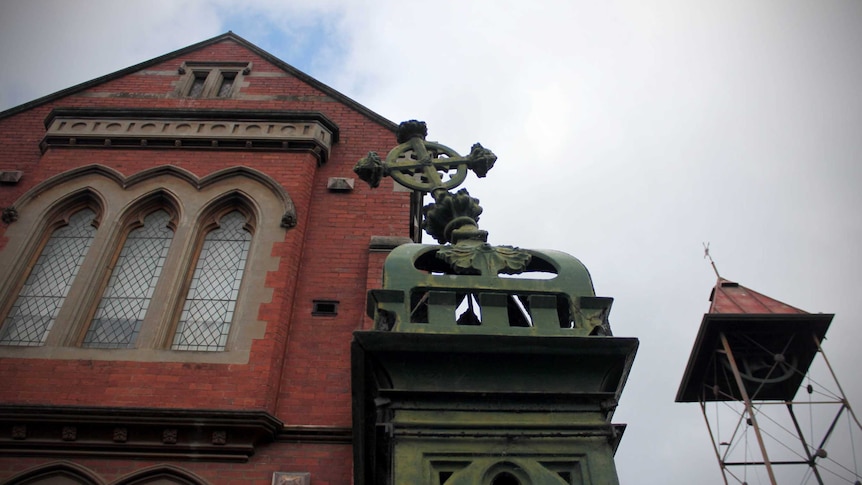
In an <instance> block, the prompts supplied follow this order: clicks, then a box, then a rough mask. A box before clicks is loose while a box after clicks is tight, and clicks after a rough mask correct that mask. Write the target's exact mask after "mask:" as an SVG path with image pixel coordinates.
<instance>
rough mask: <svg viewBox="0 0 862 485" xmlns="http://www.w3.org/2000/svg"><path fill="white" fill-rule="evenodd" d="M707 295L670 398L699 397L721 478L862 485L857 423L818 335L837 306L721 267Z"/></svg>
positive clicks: (861, 429)
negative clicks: (731, 276) (787, 296)
mask: <svg viewBox="0 0 862 485" xmlns="http://www.w3.org/2000/svg"><path fill="white" fill-rule="evenodd" d="M710 301H711V302H712V303H711V305H710V311H709V313H707V314H705V315H704V317H703V321H702V323H701V327H700V330H699V332H698V335H697V339H696V341H695V344H694V348H693V349H692V353H691V355H690V357H689V362H688V365H687V367H686V370H685V374H684V376H683V379H682V383H681V384H680V388H679V391H678V393H677V396H676V401H677V402H697V403H698V404H699V405H700V409H701V411H702V413H703V417H704V421H705V422H706V426H707V430H708V432H709V435H710V438H711V440H712V447H713V450H714V451H715V456H716V459H717V460H718V464H719V467H720V469H721V473H722V477H723V479H724V483H725V484H736V483H741V484H749V483H752V484H754V483H769V484H772V485H776V484H778V483H781V484H787V483H799V484H808V483H816V484H820V485H823V484H843V483H849V484H855V485H862V475H860V469H859V462H860V461H862V459H860V458H859V457H858V454H859V453H860V452H862V440H860V437H862V425H860V423H859V420H858V418H857V417H856V415H855V413H854V412H853V408H852V407H851V406H850V402H849V401H848V399H847V396H846V395H845V393H844V390H843V388H842V387H841V384H840V383H839V381H838V378H837V375H836V373H835V372H834V370H833V368H832V366H831V364H830V362H829V360H828V358H827V357H826V354H825V352H824V351H823V347H822V345H821V344H822V342H823V340H824V337H825V335H826V331H827V330H828V328H829V325H830V324H831V322H832V318H833V315H831V314H822V313H821V314H810V313H806V312H804V311H802V310H799V309H798V308H794V307H792V306H790V305H787V304H785V303H782V302H780V301H777V300H774V299H772V298H769V297H767V296H765V295H762V294H760V293H757V292H755V291H753V290H750V289H748V288H745V287H744V286H741V285H739V284H737V283H734V282H732V281H728V280H726V279H724V278H721V277H719V279H718V282H717V284H716V286H715V288H714V289H713V291H712V294H711V296H710ZM857 447H858V449H857Z"/></svg>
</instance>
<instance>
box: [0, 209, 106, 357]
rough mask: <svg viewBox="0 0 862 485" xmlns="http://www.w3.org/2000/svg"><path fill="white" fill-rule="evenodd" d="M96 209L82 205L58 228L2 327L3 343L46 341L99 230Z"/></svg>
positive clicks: (42, 343)
mask: <svg viewBox="0 0 862 485" xmlns="http://www.w3.org/2000/svg"><path fill="white" fill-rule="evenodd" d="M95 219H96V212H95V211H93V210H92V209H90V208H85V209H81V210H79V211H77V212H75V213H74V214H72V216H71V217H70V218H69V221H68V223H67V224H66V225H64V226H62V227H59V228H57V229H55V230H54V232H53V234H51V237H50V238H49V239H48V241H47V243H46V244H45V247H44V248H43V249H42V253H41V254H40V255H39V259H37V260H36V264H34V265H33V268H32V270H31V271H30V275H29V276H28V277H27V280H26V281H25V282H24V286H23V287H22V288H21V291H20V292H19V293H18V298H17V299H16V300H15V303H14V304H13V305H12V308H11V309H10V310H9V314H8V315H7V317H6V321H5V322H3V327H2V329H0V345H16V346H39V345H44V344H45V339H46V338H47V337H48V332H49V331H50V330H51V326H52V325H53V324H54V319H55V318H56V317H57V313H58V312H59V311H60V307H61V306H62V305H63V301H65V299H66V295H67V294H68V293H69V288H70V287H71V286H72V281H73V280H74V279H75V275H76V274H77V273H78V269H79V268H80V267H81V263H82V262H83V261H84V257H85V256H86V255H87V250H88V249H89V248H90V244H92V242H93V237H94V235H95V233H96V227H95V225H94V221H95Z"/></svg>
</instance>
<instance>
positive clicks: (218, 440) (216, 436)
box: [212, 431, 227, 445]
mask: <svg viewBox="0 0 862 485" xmlns="http://www.w3.org/2000/svg"><path fill="white" fill-rule="evenodd" d="M212 443H213V444H214V445H223V444H226V443H227V431H213V438H212Z"/></svg>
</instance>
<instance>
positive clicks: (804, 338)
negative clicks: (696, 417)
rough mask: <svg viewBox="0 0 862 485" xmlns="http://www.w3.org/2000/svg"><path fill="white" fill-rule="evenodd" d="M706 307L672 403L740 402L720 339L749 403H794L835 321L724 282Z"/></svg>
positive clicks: (823, 315)
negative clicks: (728, 349) (729, 351)
mask: <svg viewBox="0 0 862 485" xmlns="http://www.w3.org/2000/svg"><path fill="white" fill-rule="evenodd" d="M710 302H711V304H710V308H709V313H707V314H705V315H704V316H703V320H702V322H701V325H700V330H699V331H698V334H697V339H696V340H695V343H694V347H693V348H692V352H691V355H690V356H689V361H688V365H687V366H686V369H685V374H684V375H683V378H682V382H681V383H680V387H679V391H678V392H677V396H676V401H677V402H700V401H735V400H739V399H740V398H741V392H740V389H739V388H738V386H736V384H735V380H734V378H733V377H732V376H731V375H729V374H730V366H729V365H728V361H727V355H726V349H725V347H724V342H723V341H722V336H724V337H725V339H726V340H727V342H728V345H729V346H730V347H731V348H732V352H733V354H734V356H735V358H736V360H737V362H738V363H739V365H740V368H741V372H742V374H743V376H742V377H743V381H744V383H745V388H746V391H747V392H748V394H749V395H750V396H751V398H752V399H754V400H784V401H789V400H792V399H793V396H794V395H795V394H796V391H797V390H798V389H799V386H800V384H801V382H802V379H803V378H804V376H805V374H806V373H807V372H808V367H809V366H810V365H811V361H812V360H813V359H814V356H815V355H816V353H817V342H819V341H820V340H822V339H823V337H824V336H825V335H826V330H827V329H828V328H829V324H830V323H831V321H832V317H833V315H831V314H810V313H807V312H805V311H803V310H800V309H798V308H796V307H793V306H791V305H788V304H786V303H783V302H781V301H778V300H776V299H774V298H770V297H768V296H766V295H763V294H762V293H758V292H756V291H754V290H751V289H749V288H746V287H744V286H742V285H739V284H738V283H735V282H732V281H729V280H726V279H724V278H719V279H718V281H717V282H716V285H715V287H714V288H713V289H712V293H711V295H710Z"/></svg>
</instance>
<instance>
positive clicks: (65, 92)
mask: <svg viewBox="0 0 862 485" xmlns="http://www.w3.org/2000/svg"><path fill="white" fill-rule="evenodd" d="M225 40H231V41H234V42H236V43H237V44H239V45H241V46H243V47H245V48H246V49H248V50H250V51H252V52H253V53H255V54H257V55H259V56H260V57H262V58H264V59H265V60H266V61H267V62H270V63H271V64H273V65H275V66H276V67H278V68H280V69H282V70H284V71H285V72H287V73H289V74H291V75H293V76H295V77H296V78H298V79H299V80H301V81H302V82H304V83H306V84H309V85H311V86H312V87H314V88H315V89H318V90H320V91H323V92H324V93H326V94H327V95H329V96H331V97H332V98H334V99H335V100H337V101H339V102H341V103H343V104H345V105H348V106H349V107H351V108H352V109H354V110H356V111H357V112H359V113H361V114H363V115H364V116H365V117H367V118H368V119H370V120H371V121H374V122H375V123H378V124H379V125H381V126H383V127H385V128H387V129H389V130H391V131H393V132H394V131H395V130H396V129H397V128H398V125H397V124H396V123H395V122H393V121H390V120H389V119H387V118H385V117H383V116H382V115H380V114H377V113H375V112H374V111H372V110H370V109H369V108H367V107H365V106H363V105H362V104H360V103H358V102H357V101H354V100H353V99H351V98H349V97H347V96H346V95H344V94H342V93H341V92H339V91H337V90H336V89H334V88H332V87H330V86H328V85H326V84H324V83H322V82H320V81H318V80H317V79H315V78H313V77H311V76H309V75H308V74H306V73H304V72H302V71H300V70H299V69H297V68H295V67H293V66H291V65H290V64H288V63H286V62H284V61H283V60H281V59H279V58H278V57H276V56H274V55H272V54H270V53H269V52H267V51H265V50H263V49H262V48H260V47H258V46H256V45H255V44H252V43H251V42H249V41H248V40H246V39H244V38H242V37H240V36H239V35H237V34H235V33H234V32H233V31H230V30H229V31H227V32H225V33H223V34H219V35H217V36H215V37H211V38H209V39H206V40H203V41H200V42H197V43H195V44H191V45H188V46H186V47H182V48H180V49H177V50H174V51H171V52H168V53H166V54H162V55H161V56H157V57H154V58H152V59H149V60H146V61H143V62H139V63H137V64H134V65H132V66H129V67H125V68H123V69H120V70H118V71H114V72H111V73H108V74H105V75H103V76H99V77H97V78H94V79H91V80H89V81H84V82H82V83H79V84H76V85H74V86H70V87H68V88H65V89H61V90H59V91H56V92H54V93H51V94H47V95H45V96H42V97H39V98H36V99H34V100H32V101H28V102H26V103H23V104H20V105H18V106H13V107H12V108H9V109H7V110H5V111H0V119H3V118H6V117H8V116H12V115H15V114H18V113H21V112H23V111H27V110H29V109H32V108H35V107H37V106H40V105H43V104H45V103H48V102H51V101H54V100H57V99H60V98H63V97H66V96H70V95H73V94H75V93H78V92H80V91H83V90H85V89H88V88H91V87H93V86H97V85H99V84H102V83H105V82H107V81H112V80H114V79H118V78H120V77H123V76H125V75H128V74H131V73H133V72H136V71H139V70H141V69H144V68H146V67H149V66H152V65H155V64H158V63H161V62H164V61H167V60H170V59H173V58H176V57H179V56H181V55H183V54H186V53H189V52H193V51H195V50H198V49H201V48H203V47H207V46H210V45H213V44H217V43H219V42H222V41H225Z"/></svg>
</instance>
